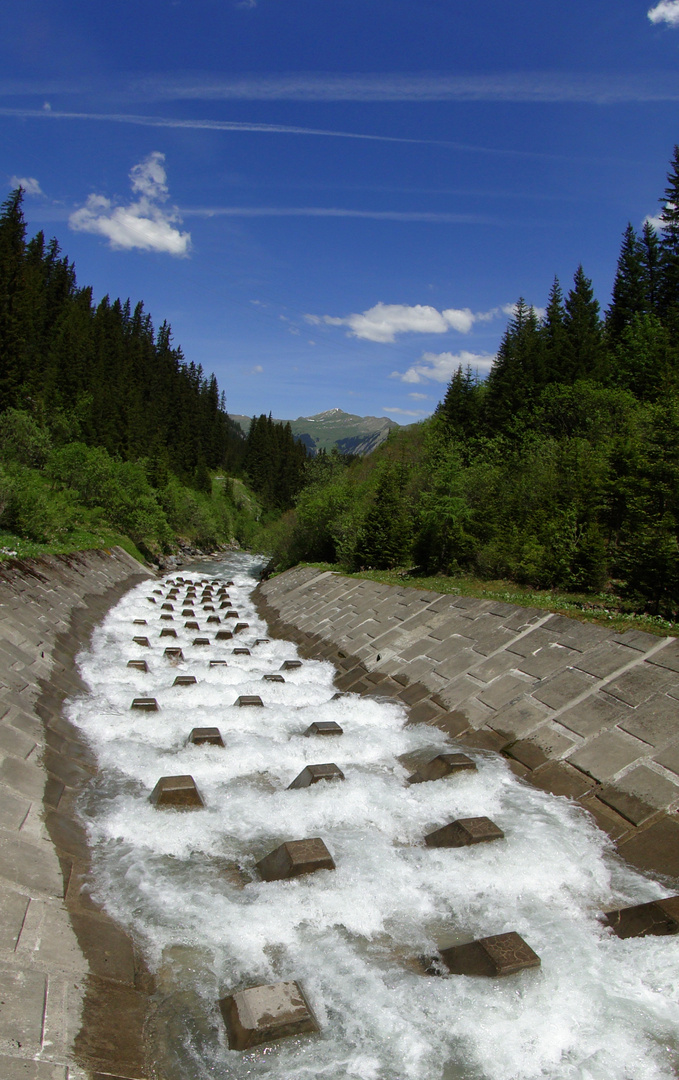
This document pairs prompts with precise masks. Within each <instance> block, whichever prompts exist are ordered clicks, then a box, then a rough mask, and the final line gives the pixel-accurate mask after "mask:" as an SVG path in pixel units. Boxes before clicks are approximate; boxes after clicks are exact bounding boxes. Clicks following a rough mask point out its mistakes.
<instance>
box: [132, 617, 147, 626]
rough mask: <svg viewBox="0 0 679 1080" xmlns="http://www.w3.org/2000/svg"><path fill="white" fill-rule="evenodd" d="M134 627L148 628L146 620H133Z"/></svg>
mask: <svg viewBox="0 0 679 1080" xmlns="http://www.w3.org/2000/svg"><path fill="white" fill-rule="evenodd" d="M132 625H133V626H146V619H133V620H132Z"/></svg>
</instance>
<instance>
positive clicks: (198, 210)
mask: <svg viewBox="0 0 679 1080" xmlns="http://www.w3.org/2000/svg"><path fill="white" fill-rule="evenodd" d="M182 214H183V215H184V217H207V218H211V217H244V218H256V217H318V218H323V217H330V218H332V217H335V218H367V219H369V220H372V221H431V222H434V223H440V224H444V225H445V224H448V225H460V224H464V225H489V224H492V220H491V219H490V218H486V217H482V216H481V215H479V214H451V213H446V212H445V211H443V212H441V213H437V212H436V211H429V210H352V209H350V208H346V207H341V206H217V207H186V208H184V209H183V210H182Z"/></svg>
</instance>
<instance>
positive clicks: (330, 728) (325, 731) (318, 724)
mask: <svg viewBox="0 0 679 1080" xmlns="http://www.w3.org/2000/svg"><path fill="white" fill-rule="evenodd" d="M264 678H266V675H265V676H264ZM304 734H305V735H309V736H310V735H343V734H344V732H343V731H342V728H341V727H340V726H339V724H336V723H335V721H334V720H316V721H314V723H313V724H310V725H309V727H308V728H307V729H306V731H305V732H304Z"/></svg>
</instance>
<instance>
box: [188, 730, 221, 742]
mask: <svg viewBox="0 0 679 1080" xmlns="http://www.w3.org/2000/svg"><path fill="white" fill-rule="evenodd" d="M189 742H190V743H194V745H195V746H204V745H208V746H223V745H224V740H223V739H222V733H221V731H220V730H219V728H216V727H195V728H194V729H193V730H192V732H191V734H190V735H189Z"/></svg>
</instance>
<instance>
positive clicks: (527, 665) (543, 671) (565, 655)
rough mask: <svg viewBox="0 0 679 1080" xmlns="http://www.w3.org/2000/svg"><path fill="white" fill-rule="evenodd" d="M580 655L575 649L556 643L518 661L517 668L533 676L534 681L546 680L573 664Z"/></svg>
mask: <svg viewBox="0 0 679 1080" xmlns="http://www.w3.org/2000/svg"><path fill="white" fill-rule="evenodd" d="M578 655H579V653H576V652H575V650H574V649H567V648H565V647H564V646H563V645H557V644H556V642H553V643H551V644H549V645H543V647H542V648H541V649H538V650H537V652H534V653H532V654H531V655H530V656H526V657H525V658H524V659H523V660H519V661H517V662H516V664H515V666H516V668H517V669H518V670H519V671H525V673H526V674H527V675H532V676H533V678H534V679H545V678H547V677H548V676H549V675H554V674H555V673H556V672H557V671H560V670H561V669H562V668H564V667H567V666H568V664H569V663H571V662H572V659H573V657H577V656H578Z"/></svg>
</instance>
